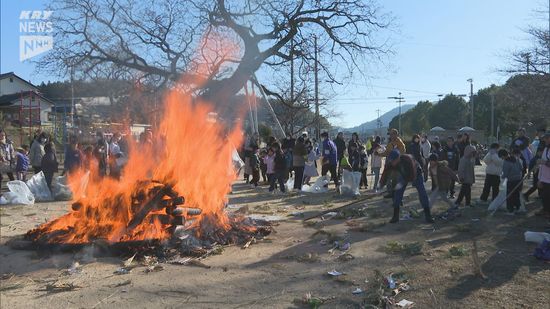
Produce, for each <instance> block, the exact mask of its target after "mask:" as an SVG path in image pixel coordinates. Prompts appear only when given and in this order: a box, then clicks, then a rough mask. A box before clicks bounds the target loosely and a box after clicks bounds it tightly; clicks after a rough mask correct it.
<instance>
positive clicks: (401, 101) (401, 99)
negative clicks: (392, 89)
mask: <svg viewBox="0 0 550 309" xmlns="http://www.w3.org/2000/svg"><path fill="white" fill-rule="evenodd" d="M388 99H394V100H397V103H399V134H401V136H403V132H402V131H401V103H403V102H405V100H404V98H403V96H402V95H401V92H399V96H397V97H388Z"/></svg>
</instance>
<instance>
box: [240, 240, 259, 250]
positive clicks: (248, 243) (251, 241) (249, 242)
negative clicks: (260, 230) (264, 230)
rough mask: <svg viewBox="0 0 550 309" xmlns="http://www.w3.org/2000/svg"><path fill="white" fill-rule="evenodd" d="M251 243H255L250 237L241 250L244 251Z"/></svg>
mask: <svg viewBox="0 0 550 309" xmlns="http://www.w3.org/2000/svg"><path fill="white" fill-rule="evenodd" d="M252 243H256V237H252V238H251V239H250V240H249V241H247V242H246V244H244V246H242V248H241V249H246V248H248V247H250V245H251V244H252Z"/></svg>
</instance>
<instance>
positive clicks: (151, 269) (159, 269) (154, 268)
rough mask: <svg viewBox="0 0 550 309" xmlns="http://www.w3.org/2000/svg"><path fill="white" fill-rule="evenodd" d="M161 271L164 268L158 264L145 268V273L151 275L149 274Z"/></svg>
mask: <svg viewBox="0 0 550 309" xmlns="http://www.w3.org/2000/svg"><path fill="white" fill-rule="evenodd" d="M161 270H164V266H162V265H160V264H156V265H151V266H147V268H145V272H146V273H151V272H155V271H161Z"/></svg>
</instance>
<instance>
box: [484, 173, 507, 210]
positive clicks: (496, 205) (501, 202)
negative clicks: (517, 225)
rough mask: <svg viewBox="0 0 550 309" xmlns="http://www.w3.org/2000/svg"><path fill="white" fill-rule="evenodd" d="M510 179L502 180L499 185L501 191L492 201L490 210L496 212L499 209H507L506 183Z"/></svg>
mask: <svg viewBox="0 0 550 309" xmlns="http://www.w3.org/2000/svg"><path fill="white" fill-rule="evenodd" d="M507 182H508V180H507V179H504V180H503V181H501V182H500V186H499V192H498V195H497V197H495V199H494V200H492V201H491V204H489V207H488V208H487V210H488V211H490V212H493V213H494V212H495V211H497V210H498V209H506V184H507Z"/></svg>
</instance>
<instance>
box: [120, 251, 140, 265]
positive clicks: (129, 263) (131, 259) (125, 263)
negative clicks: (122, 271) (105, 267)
mask: <svg viewBox="0 0 550 309" xmlns="http://www.w3.org/2000/svg"><path fill="white" fill-rule="evenodd" d="M136 254H137V252H136V253H134V255H132V256H131V257H129V258H128V259H126V260H124V262H123V263H122V265H123V266H124V267H125V268H129V267H130V266H132V262H133V261H134V258H135V257H136Z"/></svg>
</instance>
